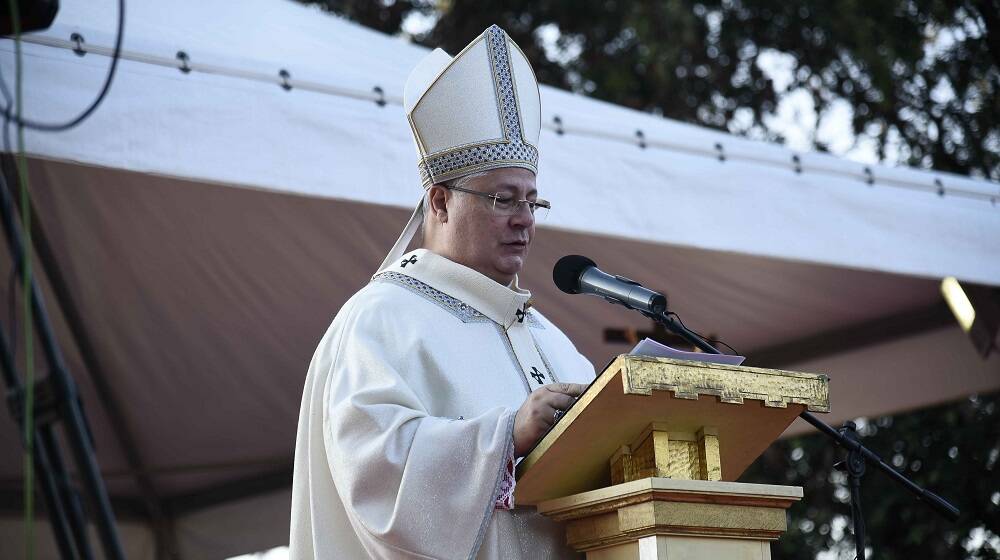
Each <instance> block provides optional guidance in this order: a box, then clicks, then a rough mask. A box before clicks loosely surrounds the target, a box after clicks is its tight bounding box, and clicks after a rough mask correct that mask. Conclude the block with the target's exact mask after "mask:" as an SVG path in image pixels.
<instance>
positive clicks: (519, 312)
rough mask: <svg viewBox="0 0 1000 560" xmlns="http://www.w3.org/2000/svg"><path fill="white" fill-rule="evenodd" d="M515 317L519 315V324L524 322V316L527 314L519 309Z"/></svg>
mask: <svg viewBox="0 0 1000 560" xmlns="http://www.w3.org/2000/svg"><path fill="white" fill-rule="evenodd" d="M515 315H517V322H518V323H523V322H524V315H525V313H524V310H523V309H518V310H517V313H515Z"/></svg>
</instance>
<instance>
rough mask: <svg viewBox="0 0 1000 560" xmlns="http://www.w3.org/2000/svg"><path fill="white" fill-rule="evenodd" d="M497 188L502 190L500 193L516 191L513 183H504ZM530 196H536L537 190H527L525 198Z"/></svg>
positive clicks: (533, 188)
mask: <svg viewBox="0 0 1000 560" xmlns="http://www.w3.org/2000/svg"><path fill="white" fill-rule="evenodd" d="M497 188H498V189H500V190H502V191H516V190H518V188H517V185H515V184H513V183H504V184H502V185H499V186H498V187H497ZM532 195H534V196H538V189H537V188H535V187H532V188H531V190H529V191H528V192H527V193H526V194H525V196H532Z"/></svg>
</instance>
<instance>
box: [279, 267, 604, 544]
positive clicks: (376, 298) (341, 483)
mask: <svg viewBox="0 0 1000 560" xmlns="http://www.w3.org/2000/svg"><path fill="white" fill-rule="evenodd" d="M529 298H530V294H529V293H528V292H527V291H525V290H521V289H520V288H518V287H517V282H516V281H515V282H514V284H513V287H510V288H508V287H506V286H503V285H500V284H498V283H496V282H494V281H493V280H491V279H489V278H488V277H486V276H484V275H482V274H480V273H478V272H476V271H474V270H472V269H470V268H467V267H465V266H462V265H459V264H456V263H454V262H452V261H450V260H448V259H446V258H444V257H441V256H438V255H436V254H434V253H431V252H429V251H426V250H423V249H418V250H416V251H413V252H411V253H407V254H406V255H403V256H402V257H401V259H400V260H399V261H396V262H394V263H393V264H392V265H390V266H388V267H386V268H385V269H384V270H382V271H381V272H380V273H379V274H377V275H376V276H375V277H374V278H373V279H372V282H371V283H370V284H368V285H367V286H365V287H364V288H363V289H362V290H361V291H359V292H358V293H357V294H355V295H354V296H353V297H352V298H351V299H350V300H349V301H348V302H347V303H346V304H344V307H343V308H341V310H340V312H339V313H337V317H336V318H335V319H334V321H333V324H332V325H331V326H330V329H329V330H328V331H327V333H326V335H325V336H324V337H323V339H322V341H321V342H320V344H319V347H318V348H317V349H316V354H315V355H314V357H313V360H312V363H311V364H310V366H309V373H308V376H307V377H306V384H305V390H304V393H303V396H302V408H301V412H300V416H299V426H298V436H297V442H296V449H295V471H294V482H293V485H292V525H291V539H290V540H291V544H290V546H291V558H293V559H296V560H298V559H311V558H364V557H366V556H371V557H375V558H462V559H468V558H490V559H518V558H524V559H527V558H531V559H536V558H576V557H578V556H576V555H575V554H574V553H573V552H572V551H571V550H570V549H568V548H567V547H566V545H565V544H564V543H565V534H564V532H563V527H562V525H559V524H556V523H554V522H552V521H550V520H548V519H547V518H545V517H543V516H541V515H539V514H537V513H535V512H534V508H533V507H526V508H518V507H516V506H517V504H516V503H515V504H514V506H515V508H514V509H511V510H507V509H496V508H495V502H496V500H497V497H498V495H499V494H500V492H501V486H502V485H505V484H510V482H511V479H510V476H509V474H508V472H509V471H508V462H509V459H510V457H511V455H512V450H513V439H512V438H513V425H514V415H515V413H516V412H517V409H518V408H519V407H520V406H521V404H522V403H523V402H524V399H525V397H526V396H527V395H528V393H529V392H530V391H531V390H534V389H536V388H538V387H540V386H542V385H545V384H548V383H555V382H573V383H585V384H586V383H590V382H591V381H592V380H593V379H594V368H593V366H592V365H591V364H590V362H588V361H587V360H586V359H585V358H584V357H583V356H582V355H581V354H580V353H579V352H577V351H576V348H575V347H574V346H573V344H572V343H571V342H570V341H569V339H568V338H567V337H566V336H565V335H564V334H563V333H562V332H561V331H559V329H557V328H556V327H555V326H554V325H553V324H552V323H551V322H549V321H548V319H546V318H545V317H543V316H542V315H541V313H539V312H538V311H537V310H535V309H533V308H531V306H530V305H529V304H528V300H529Z"/></svg>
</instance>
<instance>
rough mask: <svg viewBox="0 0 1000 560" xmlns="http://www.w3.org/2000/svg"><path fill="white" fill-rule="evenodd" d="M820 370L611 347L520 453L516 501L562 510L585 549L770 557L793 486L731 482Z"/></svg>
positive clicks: (819, 398) (812, 402)
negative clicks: (612, 353)
mask: <svg viewBox="0 0 1000 560" xmlns="http://www.w3.org/2000/svg"><path fill="white" fill-rule="evenodd" d="M804 409H808V410H810V411H812V412H829V410H830V398H829V382H828V378H827V377H826V376H825V375H814V374H807V373H796V372H789V371H778V370H771V369H760V368H752V367H738V366H728V365H720V364H710V363H703V362H689V361H682V360H671V359H667V358H650V357H643V356H628V355H623V356H619V357H618V358H616V359H615V361H613V362H612V363H611V365H610V366H608V368H607V369H606V370H604V372H603V373H602V374H601V375H600V376H599V377H598V378H597V379H596V380H595V381H594V383H593V384H592V385H591V386H590V387H589V388H588V389H587V391H586V392H585V393H584V394H583V395H582V396H581V397H580V399H579V401H577V403H576V404H575V405H573V407H572V408H570V409H569V411H567V413H566V415H565V416H564V417H563V418H562V419H561V420H560V421H559V422H558V423H557V424H556V425H555V426H554V427H553V428H552V430H551V431H549V433H548V434H547V435H545V437H543V438H542V439H541V441H539V442H538V445H537V446H536V447H535V449H534V450H532V451H531V453H529V454H528V456H527V457H525V458H524V460H523V461H521V463H520V464H519V465H518V468H517V485H516V486H515V489H514V502H515V503H516V504H518V505H533V506H536V507H537V508H538V511H539V512H540V513H542V514H544V515H547V516H549V517H551V518H553V519H555V520H557V521H564V522H566V539H567V542H568V544H569V545H570V546H572V547H573V548H574V549H575V550H578V551H581V552H586V554H587V558H588V560H612V559H614V560H618V559H642V560H653V559H656V560H659V559H669V560H702V559H730V558H732V559H741V560H743V559H745V560H751V559H754V560H757V559H768V558H770V557H771V549H770V541H772V540H776V539H777V538H778V537H779V536H781V534H782V533H783V532H784V531H785V528H786V513H785V510H786V509H787V508H788V507H789V506H790V505H791V504H792V503H794V502H796V501H798V500H799V499H800V498H802V488H800V487H797V486H772V485H766V484H743V483H738V482H733V481H735V480H736V478H737V477H739V475H740V474H742V473H743V471H744V470H745V469H746V468H747V467H748V466H749V465H750V463H752V462H753V460H754V459H756V458H757V457H758V456H759V455H760V454H761V453H762V452H763V451H764V449H766V448H767V446H768V445H770V444H771V442H772V441H774V440H775V439H776V438H777V437H778V436H780V435H781V433H782V432H783V431H784V430H785V428H787V427H788V426H789V425H790V424H791V423H792V421H793V420H795V417H796V416H798V414H799V413H800V412H802V411H803V410H804Z"/></svg>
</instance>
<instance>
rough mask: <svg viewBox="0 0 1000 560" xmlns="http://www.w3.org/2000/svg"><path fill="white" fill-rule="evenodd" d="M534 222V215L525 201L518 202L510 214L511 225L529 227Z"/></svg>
mask: <svg viewBox="0 0 1000 560" xmlns="http://www.w3.org/2000/svg"><path fill="white" fill-rule="evenodd" d="M534 223H535V215H534V214H532V213H531V208H530V207H529V206H528V204H527V203H525V202H522V203H520V204H518V205H517V208H515V209H514V213H513V214H511V216H510V224H511V225H516V226H520V227H531V226H532V225H533V224H534Z"/></svg>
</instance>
